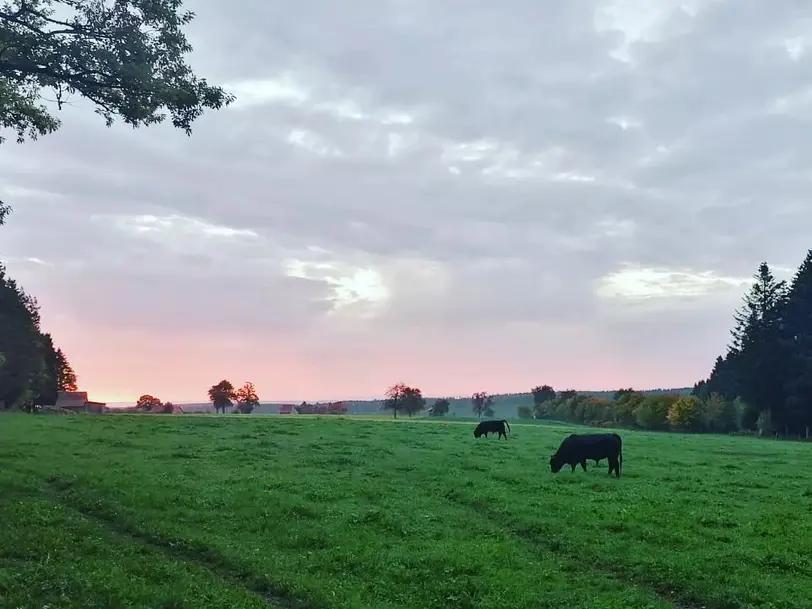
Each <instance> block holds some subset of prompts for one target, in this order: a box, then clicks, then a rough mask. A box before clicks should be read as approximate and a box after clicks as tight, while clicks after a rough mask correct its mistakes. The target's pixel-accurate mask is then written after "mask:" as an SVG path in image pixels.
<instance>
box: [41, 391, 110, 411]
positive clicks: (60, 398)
mask: <svg viewBox="0 0 812 609" xmlns="http://www.w3.org/2000/svg"><path fill="white" fill-rule="evenodd" d="M53 408H55V409H57V410H68V411H71V412H75V413H80V412H87V413H92V414H102V413H104V412H106V411H107V404H105V403H104V402H94V401H92V400H90V399H88V397H87V391H60V392H59V393H58V395H57V398H56V404H55V405H54V406H53Z"/></svg>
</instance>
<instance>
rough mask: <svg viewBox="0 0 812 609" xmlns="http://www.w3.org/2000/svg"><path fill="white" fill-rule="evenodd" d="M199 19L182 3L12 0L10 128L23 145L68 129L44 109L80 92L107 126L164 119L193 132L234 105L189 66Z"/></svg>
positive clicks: (1, 119) (3, 34)
mask: <svg viewBox="0 0 812 609" xmlns="http://www.w3.org/2000/svg"><path fill="white" fill-rule="evenodd" d="M193 17H194V14H193V13H192V12H190V11H187V10H183V7H182V1H181V0H116V1H115V2H103V1H99V0H7V1H6V2H4V3H3V4H2V5H0V127H3V128H7V129H11V130H13V131H14V132H15V134H16V138H17V141H18V142H22V141H24V140H25V138H26V137H28V138H31V139H35V138H36V137H37V136H39V135H46V134H48V133H51V132H53V131H55V130H56V129H58V128H59V125H60V122H59V120H58V119H57V118H55V117H54V116H52V115H51V114H50V112H49V110H48V109H47V108H46V107H45V106H44V105H43V104H42V101H41V100H42V90H43V89H51V90H52V91H53V97H54V98H55V100H56V103H57V107H58V108H61V107H62V105H63V104H64V103H65V102H66V101H67V97H66V96H67V95H70V94H74V93H78V94H79V95H81V96H82V97H85V98H86V99H88V100H90V101H91V102H93V104H94V105H95V106H96V112H97V113H98V114H100V115H101V116H102V118H103V119H104V120H105V122H106V123H107V125H108V126H109V125H111V124H112V122H113V120H114V117H119V118H120V119H122V120H123V121H124V122H125V123H127V124H129V125H132V126H133V127H138V126H141V125H151V124H154V123H159V122H161V121H163V120H164V119H165V118H166V116H167V114H168V115H169V116H170V117H171V120H172V124H173V125H174V126H175V127H177V128H179V129H182V130H183V131H185V132H186V133H187V134H191V129H192V123H193V122H194V121H195V119H197V118H198V117H199V116H200V115H201V114H202V113H203V112H204V110H206V109H219V108H222V107H223V106H226V105H228V104H229V103H231V101H232V100H233V99H234V98H233V96H231V95H229V94H227V93H226V92H225V91H223V90H222V89H221V88H220V87H215V86H211V85H209V84H208V83H207V82H206V81H205V80H204V79H200V78H198V77H197V76H196V75H195V74H194V73H193V72H192V69H191V68H190V67H189V66H188V65H187V64H186V62H185V56H186V55H188V53H189V52H190V51H191V50H192V47H191V46H190V45H189V43H188V41H187V39H186V36H185V34H184V31H183V30H184V28H185V27H186V26H187V25H188V24H189V22H190V21H191V20H192V19H193Z"/></svg>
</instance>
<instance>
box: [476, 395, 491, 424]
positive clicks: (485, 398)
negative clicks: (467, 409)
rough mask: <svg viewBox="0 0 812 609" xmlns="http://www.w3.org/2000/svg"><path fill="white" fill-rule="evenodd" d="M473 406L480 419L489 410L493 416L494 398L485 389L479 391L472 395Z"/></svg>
mask: <svg viewBox="0 0 812 609" xmlns="http://www.w3.org/2000/svg"><path fill="white" fill-rule="evenodd" d="M471 406H472V407H473V410H474V414H475V415H476V416H477V418H478V419H481V418H482V415H483V414H486V413H487V411H489V410H490V412H491V414H490V416H493V398H492V397H491V396H490V395H488V393H487V392H485V391H477V392H476V393H474V394H473V395H472V396H471ZM486 416H487V414H486Z"/></svg>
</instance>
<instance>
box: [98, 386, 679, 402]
mask: <svg viewBox="0 0 812 609" xmlns="http://www.w3.org/2000/svg"><path fill="white" fill-rule="evenodd" d="M692 387H693V385H683V386H681V387H653V388H648V389H635V391H676V390H680V389H691V388H692ZM563 391H567V390H566V389H564V390H563ZM575 391H576V393H612V392H615V391H618V389H576V390H575ZM556 393H559V390H557V391H556ZM525 394H526V395H530V394H531V392H530V391H516V392H501V393H492V394H490V395H491V396H493V397H497V396H507V395H525ZM424 397H426V398H447V399H452V400H461V399H466V398H470V397H471V396H469V395H426V396H424ZM385 399H386V397H384V396H381V397H354V398H328V399H317V400H314V399H308V400H302V399H298V400H260V404H301V403H302V402H308V403H313V404H318V403H325V402H379V401H383V400H385ZM167 401H168V402H171V403H173V404H178V405H183V404H208V403H209V400H167ZM136 402H137V400H124V401H112V400H111V401H107V402H106V403H107V404H111V405H112V404H115V405H124V404H135V403H136Z"/></svg>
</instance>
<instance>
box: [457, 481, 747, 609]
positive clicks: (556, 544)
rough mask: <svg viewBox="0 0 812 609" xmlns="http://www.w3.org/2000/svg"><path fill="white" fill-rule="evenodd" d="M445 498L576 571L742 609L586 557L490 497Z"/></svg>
mask: <svg viewBox="0 0 812 609" xmlns="http://www.w3.org/2000/svg"><path fill="white" fill-rule="evenodd" d="M444 498H445V500H446V501H447V502H448V503H450V504H452V505H457V506H460V507H463V508H466V509H468V510H470V511H473V512H474V513H475V514H477V515H478V516H480V517H482V518H484V519H486V520H488V521H489V522H491V523H493V524H495V525H497V526H499V527H501V528H502V529H503V530H505V531H506V532H507V533H509V534H511V535H512V536H514V537H516V538H518V539H519V540H521V541H522V542H524V543H526V544H528V545H529V546H530V547H531V548H532V549H533V550H534V551H535V552H536V553H547V554H554V555H556V556H558V557H559V558H560V559H562V560H563V561H565V563H566V566H567V568H568V569H570V570H572V571H573V572H575V573H577V572H581V573H588V572H597V573H601V574H603V575H604V576H606V577H610V578H612V579H616V580H619V581H622V582H624V583H625V584H627V585H631V586H640V585H641V584H642V585H644V586H645V587H646V588H648V590H649V591H650V592H651V593H652V594H653V595H655V596H656V598H657V599H658V600H660V601H662V602H665V603H668V604H671V605H673V606H674V607H676V608H677V609H741V605H740V604H739V603H738V602H735V601H726V600H712V601H708V600H706V599H702V598H698V597H696V596H694V595H692V594H690V593H688V592H687V591H685V590H682V589H681V587H680V586H679V585H677V584H674V585H670V586H665V585H663V583H662V582H661V581H658V580H656V579H654V578H647V579H645V580H644V581H639V580H635V579H633V578H631V577H629V573H628V571H627V570H626V568H625V567H624V566H623V565H621V564H617V563H613V562H610V561H607V560H605V559H601V558H600V557H596V556H593V555H589V556H588V557H586V558H584V557H582V556H580V554H581V553H580V551H577V550H576V551H573V550H567V549H566V546H565V543H562V541H561V540H560V539H558V538H556V537H555V536H554V534H553V533H552V532H551V531H549V530H541V529H540V528H539V527H537V526H533V525H522V524H521V523H520V522H518V520H517V519H516V517H515V516H512V515H511V514H508V513H506V512H500V511H499V510H496V509H494V507H493V505H492V504H491V503H490V502H489V501H488V500H484V501H483V500H479V499H474V498H468V497H465V496H464V492H461V491H460V490H459V489H449V490H447V491H446V492H445V494H444ZM585 563H587V564H585Z"/></svg>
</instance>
